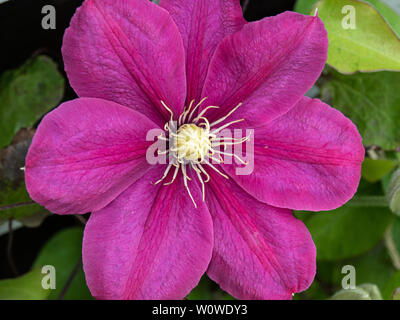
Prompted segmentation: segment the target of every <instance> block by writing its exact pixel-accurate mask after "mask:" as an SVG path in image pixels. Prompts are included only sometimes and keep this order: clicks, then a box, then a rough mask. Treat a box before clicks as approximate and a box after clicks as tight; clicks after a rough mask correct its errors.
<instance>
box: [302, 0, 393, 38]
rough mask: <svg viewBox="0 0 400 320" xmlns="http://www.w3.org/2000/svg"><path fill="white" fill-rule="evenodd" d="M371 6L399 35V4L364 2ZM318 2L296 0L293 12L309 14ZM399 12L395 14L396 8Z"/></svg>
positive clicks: (370, 0) (387, 0)
mask: <svg viewBox="0 0 400 320" xmlns="http://www.w3.org/2000/svg"><path fill="white" fill-rule="evenodd" d="M364 1H365V2H368V3H370V4H372V5H373V6H374V7H375V8H376V9H377V10H378V11H379V13H380V14H381V15H382V16H383V17H384V18H385V19H386V21H387V22H388V23H389V25H390V26H391V27H392V29H393V30H394V31H395V32H396V33H397V35H400V16H399V15H400V2H399V3H396V4H395V3H394V2H393V3H391V2H392V1H398V0H384V1H381V0H364ZM317 2H318V0H297V1H296V4H295V6H294V11H296V12H299V13H302V14H311V13H312V11H313V7H314V5H315V4H316V3H317ZM395 5H397V10H398V11H399V12H396V7H395Z"/></svg>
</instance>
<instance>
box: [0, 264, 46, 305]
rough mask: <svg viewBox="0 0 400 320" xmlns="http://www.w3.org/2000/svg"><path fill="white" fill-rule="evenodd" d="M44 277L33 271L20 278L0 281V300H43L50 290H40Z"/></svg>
mask: <svg viewBox="0 0 400 320" xmlns="http://www.w3.org/2000/svg"><path fill="white" fill-rule="evenodd" d="M43 277H44V275H43V274H42V273H41V269H33V270H32V271H30V272H28V273H26V274H24V275H23V276H21V277H18V278H14V279H6V280H0V300H44V299H47V297H48V295H49V294H50V290H45V289H43V288H42V279H43Z"/></svg>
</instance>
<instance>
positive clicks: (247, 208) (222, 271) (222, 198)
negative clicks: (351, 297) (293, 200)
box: [206, 174, 316, 299]
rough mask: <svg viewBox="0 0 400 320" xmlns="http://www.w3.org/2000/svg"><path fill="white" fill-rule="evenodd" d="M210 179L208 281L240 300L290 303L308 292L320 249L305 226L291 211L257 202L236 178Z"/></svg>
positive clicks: (214, 176)
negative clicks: (211, 240) (211, 244)
mask: <svg viewBox="0 0 400 320" xmlns="http://www.w3.org/2000/svg"><path fill="white" fill-rule="evenodd" d="M212 175H213V176H212V178H211V181H210V182H209V184H211V189H212V192H209V193H208V194H207V200H206V201H207V205H208V208H209V210H210V213H211V215H212V218H213V224H214V252H213V256H212V259H211V262H210V266H209V268H208V271H207V274H208V275H209V277H210V278H211V279H213V280H214V281H215V282H217V283H218V284H219V285H220V286H221V288H222V289H223V290H225V291H227V292H229V293H230V294H231V295H232V296H234V297H235V298H238V299H291V297H292V294H293V293H295V292H300V291H303V290H305V289H307V288H308V286H309V285H310V284H311V282H312V281H313V278H314V275H315V268H316V263H315V255H316V250H315V246H314V243H313V241H312V239H311V235H310V234H309V232H308V230H307V228H306V227H305V226H304V224H303V223H302V222H301V221H300V220H298V219H296V218H294V217H293V214H292V213H291V212H290V211H289V210H287V209H279V208H274V207H271V206H269V205H267V204H264V203H261V202H258V201H257V200H255V199H254V198H253V197H251V196H250V195H248V194H247V193H246V192H244V191H243V190H242V189H241V188H240V187H238V186H237V185H236V183H235V182H233V181H232V180H228V181H226V180H225V179H224V178H223V177H220V176H217V175H215V174H212Z"/></svg>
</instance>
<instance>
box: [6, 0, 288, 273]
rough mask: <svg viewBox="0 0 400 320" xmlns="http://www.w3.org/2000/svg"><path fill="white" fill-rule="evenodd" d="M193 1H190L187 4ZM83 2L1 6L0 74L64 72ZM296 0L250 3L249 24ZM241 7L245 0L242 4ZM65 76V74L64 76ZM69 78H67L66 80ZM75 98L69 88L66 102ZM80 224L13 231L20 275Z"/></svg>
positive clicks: (38, 0) (69, 221)
mask: <svg viewBox="0 0 400 320" xmlns="http://www.w3.org/2000/svg"><path fill="white" fill-rule="evenodd" d="M187 1H190V0H187ZM82 2H83V1H82V0H11V1H9V2H5V3H2V4H0V73H2V72H3V71H5V70H8V69H13V68H16V67H18V66H19V65H21V64H23V63H24V61H25V60H26V59H28V58H29V57H31V56H32V55H35V54H39V53H40V54H46V55H48V56H50V57H51V58H52V59H53V60H54V61H56V62H57V63H58V65H59V68H60V71H61V72H63V62H62V57H61V44H62V37H63V34H64V30H65V29H66V28H67V27H68V25H69V21H70V19H71V17H72V15H73V14H74V12H75V10H76V8H77V7H78V6H80V4H81V3H82ZM294 2H295V0H250V1H248V3H247V6H246V11H245V14H244V15H245V18H246V20H247V21H253V20H259V19H262V18H263V17H266V16H273V15H276V14H278V13H280V12H283V11H286V10H292V9H293V6H294ZM241 3H242V6H243V5H245V3H246V0H242V1H241ZM44 5H53V6H54V7H55V8H56V29H55V30H51V29H50V30H44V29H42V26H41V21H42V18H43V16H44V15H43V14H42V13H41V11H42V7H43V6H44ZM64 75H65V74H64ZM65 78H66V76H65ZM73 98H75V93H74V92H73V90H72V88H70V87H69V85H68V82H67V87H66V91H65V96H64V100H70V99H73ZM75 224H79V222H78V221H77V220H76V219H75V218H74V217H72V216H49V217H47V218H46V219H45V221H44V222H43V224H42V225H41V226H40V227H38V228H33V229H30V228H21V229H18V230H16V231H14V235H13V244H12V249H13V250H12V251H13V252H14V254H13V257H14V261H15V264H16V267H17V269H18V271H19V273H20V274H23V273H25V272H27V271H28V270H29V268H30V267H31V264H32V263H33V261H34V259H35V258H36V255H37V253H38V251H39V249H40V248H41V247H42V245H43V244H44V243H45V242H46V241H47V240H48V239H49V238H50V237H51V236H52V235H53V234H55V233H56V232H57V231H59V230H61V229H63V228H66V227H69V226H72V225H75ZM7 244H8V235H3V236H1V237H0V262H1V263H0V279H4V278H10V277H13V276H14V275H13V273H12V271H11V269H10V267H9V265H8V263H7V258H6V256H7V255H6V248H7Z"/></svg>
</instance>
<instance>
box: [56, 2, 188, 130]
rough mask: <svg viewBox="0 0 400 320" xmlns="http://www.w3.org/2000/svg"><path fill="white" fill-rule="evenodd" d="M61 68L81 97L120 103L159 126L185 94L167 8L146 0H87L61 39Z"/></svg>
mask: <svg viewBox="0 0 400 320" xmlns="http://www.w3.org/2000/svg"><path fill="white" fill-rule="evenodd" d="M62 52H63V58H64V64H65V70H66V72H67V75H68V78H69V80H70V83H71V86H72V87H73V88H74V90H75V91H76V93H77V94H78V95H79V96H80V97H95V98H103V99H106V100H110V101H114V102H117V103H120V104H122V105H124V106H127V107H130V108H133V109H135V110H137V111H139V112H142V113H143V114H145V115H146V116H148V117H149V118H151V119H154V121H156V122H157V123H158V124H161V123H162V124H163V123H164V121H163V120H162V121H161V118H162V117H161V116H160V113H161V114H163V115H164V116H165V117H167V118H169V114H168V113H167V111H166V110H165V109H164V108H163V107H162V105H161V103H160V100H163V101H164V102H165V103H166V104H167V105H168V106H169V107H170V108H171V109H172V110H174V111H175V112H176V113H177V114H179V113H180V112H181V111H182V109H183V106H184V102H185V97H186V77H185V65H184V61H185V53H184V49H183V44H182V38H181V36H180V34H179V31H178V28H177V27H176V25H175V23H174V22H173V20H172V18H171V17H170V16H169V14H168V12H167V11H166V10H164V9H162V8H161V7H159V6H157V5H156V4H154V3H151V2H150V1H148V0H102V1H100V0H87V1H85V2H84V3H83V5H82V7H80V8H79V9H78V10H77V12H76V13H75V15H74V17H73V18H72V20H71V26H70V27H69V28H68V29H67V30H66V32H65V35H64V41H63V47H62Z"/></svg>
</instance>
